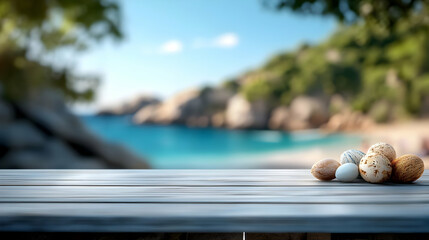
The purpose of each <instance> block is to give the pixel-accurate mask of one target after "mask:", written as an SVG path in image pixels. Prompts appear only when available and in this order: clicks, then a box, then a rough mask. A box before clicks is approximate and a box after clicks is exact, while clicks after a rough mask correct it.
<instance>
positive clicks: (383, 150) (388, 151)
mask: <svg viewBox="0 0 429 240" xmlns="http://www.w3.org/2000/svg"><path fill="white" fill-rule="evenodd" d="M370 153H376V154H381V155H384V156H385V157H386V158H387V159H389V161H390V162H392V161H393V160H395V158H396V152H395V149H394V148H393V147H392V145H390V144H388V143H383V142H380V143H376V144H374V145H372V146H371V147H370V148H369V149H368V152H367V153H366V154H370Z"/></svg>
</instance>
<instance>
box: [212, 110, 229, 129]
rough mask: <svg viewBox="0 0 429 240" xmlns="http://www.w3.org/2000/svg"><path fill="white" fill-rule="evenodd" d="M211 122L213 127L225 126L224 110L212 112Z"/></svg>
mask: <svg viewBox="0 0 429 240" xmlns="http://www.w3.org/2000/svg"><path fill="white" fill-rule="evenodd" d="M211 124H212V126H213V127H217V128H220V127H225V124H226V123H225V113H224V112H218V113H215V114H213V116H212V117H211Z"/></svg>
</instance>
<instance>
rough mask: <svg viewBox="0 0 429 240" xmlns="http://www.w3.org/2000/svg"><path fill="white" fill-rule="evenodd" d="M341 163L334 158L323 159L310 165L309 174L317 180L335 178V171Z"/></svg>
mask: <svg viewBox="0 0 429 240" xmlns="http://www.w3.org/2000/svg"><path fill="white" fill-rule="evenodd" d="M339 166H341V164H340V163H339V162H337V161H335V160H334V159H323V160H320V161H318V162H316V163H315V164H314V165H313V167H311V174H313V176H314V177H315V178H317V179H319V180H322V181H329V180H332V179H334V178H335V171H337V168H338V167H339Z"/></svg>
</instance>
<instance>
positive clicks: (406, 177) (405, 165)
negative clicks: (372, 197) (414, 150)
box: [392, 154, 425, 183]
mask: <svg viewBox="0 0 429 240" xmlns="http://www.w3.org/2000/svg"><path fill="white" fill-rule="evenodd" d="M424 169H425V165H424V163H423V160H422V159H421V158H419V157H418V156H416V155H413V154H407V155H403V156H400V157H398V158H397V159H395V160H393V161H392V180H393V181H394V182H401V183H411V182H414V181H416V180H417V179H419V178H420V177H421V176H422V175H423V172H424Z"/></svg>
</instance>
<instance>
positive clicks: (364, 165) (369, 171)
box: [359, 153, 392, 183]
mask: <svg viewBox="0 0 429 240" xmlns="http://www.w3.org/2000/svg"><path fill="white" fill-rule="evenodd" d="M359 172H360V175H361V176H362V178H363V179H364V180H365V181H367V182H370V183H382V182H385V181H388V180H389V179H390V176H391V174H392V166H391V164H390V161H389V159H388V158H387V157H385V156H384V155H381V154H377V153H370V154H367V155H365V157H363V158H362V160H360V164H359Z"/></svg>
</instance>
